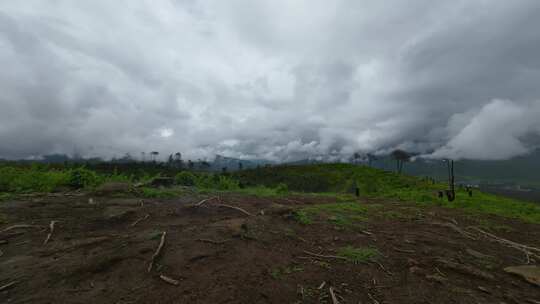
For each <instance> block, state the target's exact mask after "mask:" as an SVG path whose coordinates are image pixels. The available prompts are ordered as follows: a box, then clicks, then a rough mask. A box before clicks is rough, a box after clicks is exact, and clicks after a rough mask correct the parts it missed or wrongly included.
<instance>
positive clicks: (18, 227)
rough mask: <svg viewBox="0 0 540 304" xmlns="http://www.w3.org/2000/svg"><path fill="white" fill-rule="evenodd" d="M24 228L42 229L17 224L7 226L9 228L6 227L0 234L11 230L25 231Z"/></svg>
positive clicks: (36, 226) (35, 226)
mask: <svg viewBox="0 0 540 304" xmlns="http://www.w3.org/2000/svg"><path fill="white" fill-rule="evenodd" d="M26 228H43V226H39V225H27V224H18V225H13V226H9V227H7V228H5V229H3V230H0V233H4V232H8V231H10V230H13V229H26Z"/></svg>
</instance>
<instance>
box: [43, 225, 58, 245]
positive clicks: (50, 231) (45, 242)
mask: <svg viewBox="0 0 540 304" xmlns="http://www.w3.org/2000/svg"><path fill="white" fill-rule="evenodd" d="M56 223H57V221H51V223H50V224H49V234H47V238H46V239H45V241H43V245H45V244H47V243H48V242H49V240H50V239H51V236H52V234H53V233H54V225H55V224H56Z"/></svg>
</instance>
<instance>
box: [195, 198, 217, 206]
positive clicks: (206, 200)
mask: <svg viewBox="0 0 540 304" xmlns="http://www.w3.org/2000/svg"><path fill="white" fill-rule="evenodd" d="M214 198H217V196H212V197H209V198H205V199H203V200H202V201H200V202H198V203H197V204H195V206H197V207H200V206H201V205H202V204H204V203H206V202H208V201H210V200H212V199H214Z"/></svg>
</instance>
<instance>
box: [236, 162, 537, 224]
mask: <svg viewBox="0 0 540 304" xmlns="http://www.w3.org/2000/svg"><path fill="white" fill-rule="evenodd" d="M234 176H235V177H236V178H238V179H239V180H240V182H242V183H243V184H246V185H259V186H266V187H276V186H277V185H278V184H280V183H285V184H287V185H288V187H289V189H290V190H293V191H298V192H317V193H319V194H318V195H328V193H333V195H336V194H337V195H339V196H340V197H344V198H347V196H344V194H347V193H352V191H353V190H354V187H355V186H358V187H359V189H360V195H361V196H362V197H364V198H383V199H389V200H399V201H407V202H414V203H417V204H419V205H439V206H444V207H448V208H460V209H463V210H465V211H467V212H470V213H472V214H479V213H480V214H485V213H487V214H495V215H500V216H504V217H510V218H517V219H521V220H523V221H526V222H531V223H540V206H539V205H537V204H534V203H527V202H522V201H518V200H515V199H510V198H505V197H500V196H496V195H492V194H486V193H482V192H480V191H474V194H473V196H472V197H469V196H468V194H467V192H466V191H465V190H463V189H457V190H456V200H455V201H454V202H448V201H447V200H446V199H445V198H443V199H439V198H438V197H437V192H438V191H439V190H444V189H446V188H447V185H446V184H443V183H435V184H432V183H431V182H429V181H428V180H424V179H422V178H418V177H413V176H406V175H399V174H396V173H393V172H387V171H382V170H379V169H374V168H369V167H365V166H355V165H350V164H317V165H306V166H276V167H270V168H259V169H252V170H244V171H241V172H238V173H236V174H235V175H234ZM348 197H350V196H348ZM353 213H354V212H353ZM357 215H358V214H357ZM360 215H361V214H360ZM297 219H298V220H299V221H300V222H302V223H309V222H312V221H313V216H312V214H310V212H309V210H307V211H306V210H300V211H299V212H298V213H297ZM336 222H337V223H338V224H339V223H342V222H343V219H342V218H340V216H339V215H337V218H336ZM346 222H347V221H345V223H346Z"/></svg>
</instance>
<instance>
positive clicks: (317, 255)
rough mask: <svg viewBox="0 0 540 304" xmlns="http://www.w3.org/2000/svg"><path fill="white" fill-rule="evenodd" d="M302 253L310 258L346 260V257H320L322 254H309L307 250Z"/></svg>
mask: <svg viewBox="0 0 540 304" xmlns="http://www.w3.org/2000/svg"><path fill="white" fill-rule="evenodd" d="M304 253H305V254H308V255H311V256H314V257H318V258H325V259H339V260H347V258H346V257H342V256H337V255H322V254H317V253H313V252H309V251H307V250H304Z"/></svg>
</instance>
